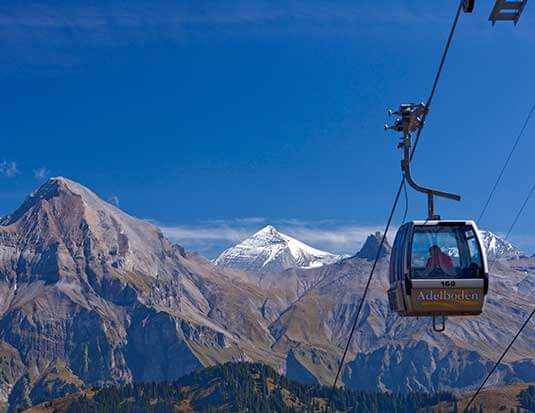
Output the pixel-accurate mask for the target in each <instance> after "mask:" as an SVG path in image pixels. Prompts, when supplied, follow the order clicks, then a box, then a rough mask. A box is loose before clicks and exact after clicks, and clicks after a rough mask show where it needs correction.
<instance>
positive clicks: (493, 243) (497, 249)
mask: <svg viewBox="0 0 535 413" xmlns="http://www.w3.org/2000/svg"><path fill="white" fill-rule="evenodd" d="M480 233H481V237H482V238H483V244H484V245H485V249H486V250H487V257H489V258H496V259H499V258H517V257H519V256H520V255H522V254H523V253H522V251H520V250H519V249H517V248H516V247H515V246H514V245H513V244H511V243H510V242H509V241H507V240H504V239H503V238H500V237H499V236H497V235H496V234H494V233H492V232H490V231H480Z"/></svg>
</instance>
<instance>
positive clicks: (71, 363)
mask: <svg viewBox="0 0 535 413" xmlns="http://www.w3.org/2000/svg"><path fill="white" fill-rule="evenodd" d="M241 278H244V279H245V277H243V276H242V275H239V274H232V275H229V274H227V272H226V271H225V270H223V269H219V268H217V267H215V266H214V265H213V264H211V263H210V262H208V261H207V260H205V259H203V258H201V257H198V256H195V255H190V254H186V253H185V252H184V250H182V249H181V248H180V247H178V246H175V245H172V244H171V243H170V242H169V241H167V240H166V239H165V238H164V237H163V236H162V234H161V232H160V231H159V230H158V229H157V228H156V227H154V226H153V225H151V224H149V223H147V222H144V221H141V220H137V219H134V218H132V217H130V216H128V215H126V214H124V213H123V212H121V211H120V210H118V209H117V208H115V207H113V206H112V205H109V204H107V203H105V202H103V201H102V200H100V199H99V198H98V197H97V196H96V195H95V194H94V193H92V192H91V191H89V190H88V189H86V188H84V187H82V186H81V185H78V184H76V183H74V182H72V181H69V180H67V179H64V178H55V179H51V180H49V181H48V182H47V183H46V184H45V185H44V186H42V187H41V188H40V189H39V190H38V191H37V192H35V193H33V194H31V195H30V196H29V197H28V198H27V199H26V201H25V202H24V203H23V205H22V206H21V207H20V208H19V209H18V210H17V211H15V212H14V213H13V214H12V215H10V216H8V217H6V218H4V219H3V220H2V223H1V226H0V352H1V353H0V360H2V359H4V360H6V359H8V358H10V359H11V360H12V361H11V362H9V363H8V362H5V363H4V364H3V365H2V364H1V363H0V368H1V369H2V371H1V373H2V374H0V389H1V395H3V397H4V400H5V398H7V397H6V396H8V395H9V399H10V405H11V409H12V410H13V411H14V409H16V408H18V407H24V406H25V405H27V404H28V403H31V402H34V401H35V400H41V399H42V397H43V391H42V390H40V389H43V388H46V387H47V386H44V385H43V383H44V382H46V383H49V382H50V373H49V372H50V369H51V366H53V365H58V363H59V365H61V366H63V367H62V369H61V371H60V372H59V373H56V374H55V375H54V379H53V382H54V386H52V387H54V388H56V389H59V388H64V389H72V387H73V386H74V387H78V386H81V385H83V384H88V383H94V384H104V383H111V382H113V383H123V382H129V381H132V380H167V379H175V378H178V377H180V376H182V375H183V374H185V373H188V372H190V371H192V370H194V369H196V368H199V367H201V366H203V365H208V364H213V363H216V362H222V361H227V360H248V359H265V360H269V362H270V363H272V364H274V365H280V364H281V361H280V360H278V359H277V357H276V356H274V355H273V352H271V351H270V349H269V348H270V344H271V342H272V338H271V337H270V334H269V332H268V325H269V323H270V322H271V321H272V320H270V317H272V318H274V317H276V310H272V309H271V308H270V307H269V306H266V305H265V304H264V303H265V301H266V299H267V294H266V292H265V291H264V290H262V289H261V288H259V287H256V286H254V285H252V284H250V283H245V282H243V280H241ZM280 305H282V306H284V305H285V304H284V299H282V301H281V303H280ZM262 308H264V310H263V311H262V310H261V309H262Z"/></svg>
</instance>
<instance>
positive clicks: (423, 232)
mask: <svg viewBox="0 0 535 413" xmlns="http://www.w3.org/2000/svg"><path fill="white" fill-rule="evenodd" d="M482 268H483V265H482V259H481V250H480V247H479V244H478V242H477V238H476V237H475V235H474V231H473V229H472V227H471V226H467V225H455V226H454V225H452V226H423V225H422V226H416V227H415V228H414V235H413V239H412V250H411V273H412V276H413V277H415V278H426V277H437V278H455V277H459V278H470V277H478V276H481V275H482Z"/></svg>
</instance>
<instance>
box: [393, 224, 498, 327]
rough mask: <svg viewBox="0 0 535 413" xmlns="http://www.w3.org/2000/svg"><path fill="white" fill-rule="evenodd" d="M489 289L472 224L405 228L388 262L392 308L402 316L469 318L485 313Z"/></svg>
mask: <svg viewBox="0 0 535 413" xmlns="http://www.w3.org/2000/svg"><path fill="white" fill-rule="evenodd" d="M488 288H489V277H488V266H487V258H486V254H485V248H484V245H483V242H482V239H481V237H480V235H479V232H478V230H477V226H476V224H475V223H474V222H473V221H449V220H426V221H411V222H408V223H406V224H404V225H402V226H401V227H400V228H399V230H398V232H397V234H396V238H395V240H394V244H393V248H392V254H391V257H390V289H389V290H388V300H389V303H390V308H391V309H392V310H393V311H395V312H397V313H398V314H399V315H401V316H432V317H433V319H434V317H436V316H442V317H445V316H466V315H479V314H481V312H482V311H483V304H484V302H485V295H486V294H487V292H488Z"/></svg>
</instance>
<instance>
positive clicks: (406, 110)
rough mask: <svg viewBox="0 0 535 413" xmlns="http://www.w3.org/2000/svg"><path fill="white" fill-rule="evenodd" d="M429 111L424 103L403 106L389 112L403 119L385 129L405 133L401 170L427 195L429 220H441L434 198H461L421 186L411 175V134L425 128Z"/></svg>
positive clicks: (409, 180) (408, 179)
mask: <svg viewBox="0 0 535 413" xmlns="http://www.w3.org/2000/svg"><path fill="white" fill-rule="evenodd" d="M427 111H428V108H427V106H426V105H424V104H423V103H419V104H414V103H407V104H402V105H400V107H399V111H397V112H392V111H388V115H389V116H392V115H400V116H401V118H398V119H396V121H395V123H394V125H392V126H385V129H393V130H395V131H398V132H403V137H402V138H401V142H400V143H399V145H398V147H400V148H403V160H402V161H401V170H402V172H403V176H404V177H405V179H406V180H407V182H408V183H409V185H410V186H411V187H413V188H414V189H415V190H416V191H418V192H423V193H424V194H427V210H428V219H440V217H438V216H437V215H435V213H434V202H433V196H439V197H441V198H447V199H452V200H454V201H460V200H461V197H460V196H459V195H456V194H451V193H449V192H445V191H440V190H438V189H432V188H427V187H425V186H422V185H419V184H418V183H417V182H416V181H415V180H414V178H413V177H412V175H411V132H414V131H417V130H419V129H421V128H423V126H424V123H423V120H422V119H423V117H424V116H425V115H426V114H427Z"/></svg>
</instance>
